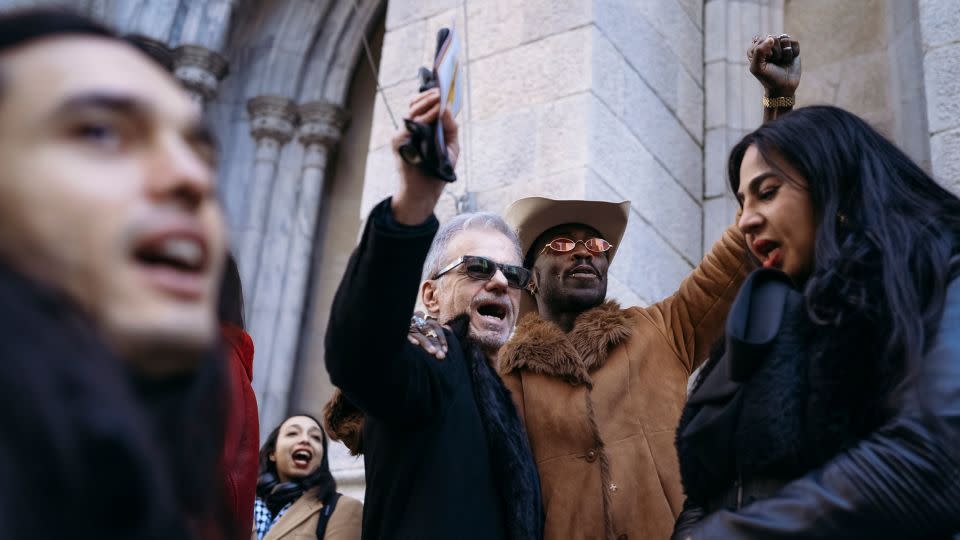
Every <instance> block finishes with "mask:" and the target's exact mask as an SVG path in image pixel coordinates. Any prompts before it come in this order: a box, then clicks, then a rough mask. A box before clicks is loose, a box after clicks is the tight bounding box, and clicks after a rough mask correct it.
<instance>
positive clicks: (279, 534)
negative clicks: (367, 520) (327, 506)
mask: <svg viewBox="0 0 960 540" xmlns="http://www.w3.org/2000/svg"><path fill="white" fill-rule="evenodd" d="M322 509H323V502H322V501H320V499H318V498H317V497H316V496H314V494H312V493H305V494H303V495H301V496H300V498H299V499H297V500H296V502H294V503H293V504H292V505H291V506H290V508H288V509H287V511H286V512H284V513H283V516H281V517H280V519H278V520H277V522H276V523H274V524H273V527H271V528H270V530H269V531H267V534H266V535H264V537H263V540H360V527H361V521H362V520H363V504H362V503H361V502H360V501H358V500H356V499H354V498H352V497H347V496H346V495H341V496H340V499H339V500H338V501H337V505H336V507H335V508H334V509H333V514H331V515H330V521H328V522H327V532H326V533H325V534H324V535H323V538H322V539H317V524H318V523H319V520H320V510H322ZM252 540H257V532H256V531H254V532H253V536H252Z"/></svg>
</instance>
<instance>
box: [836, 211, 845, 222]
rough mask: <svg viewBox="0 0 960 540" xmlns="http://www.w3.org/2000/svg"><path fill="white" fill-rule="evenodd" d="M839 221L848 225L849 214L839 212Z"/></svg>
mask: <svg viewBox="0 0 960 540" xmlns="http://www.w3.org/2000/svg"><path fill="white" fill-rule="evenodd" d="M837 221H838V222H840V224H841V225H846V224H847V215H846V214H844V213H843V212H837Z"/></svg>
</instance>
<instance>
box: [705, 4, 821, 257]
mask: <svg viewBox="0 0 960 540" xmlns="http://www.w3.org/2000/svg"><path fill="white" fill-rule="evenodd" d="M704 18H705V29H704V36H705V45H704V51H705V52H704V59H703V60H704V64H705V66H704V71H705V74H706V85H705V90H706V104H705V109H706V114H705V118H704V128H705V130H706V140H705V145H704V193H703V198H704V202H703V231H704V232H703V237H704V249H705V250H706V249H709V248H710V242H712V241H713V240H715V239H717V238H719V237H720V234H721V233H722V232H723V230H724V229H726V228H727V227H729V226H730V225H731V224H732V223H733V220H734V216H735V215H736V213H737V203H736V199H735V198H734V196H733V193H732V192H731V190H730V187H729V184H728V183H727V176H726V175H727V172H726V167H727V156H728V155H729V153H730V148H732V147H733V145H734V144H736V143H737V141H739V140H740V139H741V138H742V137H743V136H744V135H746V134H747V133H749V132H750V131H752V130H753V129H755V128H756V127H757V126H759V125H760V122H761V120H762V116H763V109H762V106H761V103H760V98H761V96H762V95H763V89H762V87H761V86H760V84H759V83H758V82H757V80H756V79H755V78H754V77H753V75H751V74H750V71H749V69H748V65H747V49H748V47H749V46H750V42H751V39H752V38H753V36H756V35H767V34H775V35H776V34H780V33H782V31H783V0H736V1H735V0H707V2H706V5H705V6H704ZM801 49H803V47H802V46H801ZM801 54H804V53H803V51H802V50H801ZM801 84H806V81H804V82H803V83H801Z"/></svg>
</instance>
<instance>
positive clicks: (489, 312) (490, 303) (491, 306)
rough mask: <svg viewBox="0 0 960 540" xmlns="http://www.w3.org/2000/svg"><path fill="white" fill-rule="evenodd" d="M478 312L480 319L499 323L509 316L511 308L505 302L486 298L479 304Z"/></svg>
mask: <svg viewBox="0 0 960 540" xmlns="http://www.w3.org/2000/svg"><path fill="white" fill-rule="evenodd" d="M476 312H477V315H478V316H479V317H480V320H483V321H485V322H489V323H495V324H499V323H501V322H503V321H504V319H506V318H507V315H508V314H509V313H510V308H509V306H507V305H506V304H505V303H503V302H499V301H495V300H484V301H481V302H479V303H478V304H477V307H476Z"/></svg>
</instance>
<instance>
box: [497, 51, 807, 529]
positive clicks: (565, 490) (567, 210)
mask: <svg viewBox="0 0 960 540" xmlns="http://www.w3.org/2000/svg"><path fill="white" fill-rule="evenodd" d="M798 54H799V51H798V48H797V44H796V41H792V40H790V38H789V36H786V35H782V36H780V37H779V38H774V37H773V36H768V37H767V38H766V39H763V40H760V39H759V38H754V41H753V45H752V47H751V48H750V51H749V52H748V57H749V58H750V60H751V67H750V69H751V72H752V73H753V74H754V75H755V76H756V77H757V78H758V79H759V80H760V82H761V83H762V84H763V85H764V87H766V89H767V96H768V97H786V96H792V95H793V92H794V91H795V90H796V87H797V84H798V82H799V77H800V62H799V59H798V58H797V55H798ZM764 103H765V104H766V103H767V101H765V102H764ZM770 103H772V104H773V105H772V106H773V107H774V108H775V110H773V111H769V112H767V113H766V114H765V115H764V120H765V121H766V120H772V119H775V118H776V117H777V116H778V115H780V114H783V113H785V112H786V111H788V110H789V109H790V108H791V106H792V97H791V98H790V99H787V100H786V101H785V103H781V101H771V102H770ZM629 209H630V204H629V203H628V202H622V203H611V202H597V201H558V200H551V199H545V198H542V197H529V198H526V199H521V200H519V201H517V202H515V203H514V204H512V205H511V206H510V208H508V209H507V213H506V220H507V222H508V223H510V224H511V225H513V226H514V227H515V228H516V230H517V234H518V236H519V238H520V244H521V248H522V250H523V253H524V266H525V267H526V268H529V269H530V270H531V273H532V276H531V283H530V286H529V288H528V290H527V291H526V292H525V294H524V296H523V298H522V299H521V304H520V316H521V319H520V320H519V322H518V324H517V328H516V331H515V333H514V335H513V338H512V339H511V341H510V342H509V343H507V345H506V346H504V347H503V348H502V349H501V350H500V355H499V363H500V372H501V376H502V378H503V380H504V383H505V384H506V386H507V387H508V388H509V389H510V391H511V392H512V394H513V398H514V402H515V403H516V404H517V408H518V410H519V411H520V415H521V417H522V418H523V420H524V424H525V426H526V428H527V435H528V437H529V438H530V446H531V448H532V450H533V453H534V459H535V460H536V462H537V469H538V471H539V473H540V484H541V489H542V491H543V501H544V510H545V511H546V524H545V528H544V533H545V534H544V536H545V537H546V538H577V539H580V538H603V539H608V540H613V539H615V538H616V539H626V538H633V539H638V538H639V539H647V538H669V537H670V535H671V533H672V532H673V527H674V522H675V520H676V517H677V515H678V514H679V513H680V510H681V508H682V505H683V499H684V497H683V491H682V488H681V485H680V471H679V465H678V463H677V455H676V450H675V448H674V430H675V428H676V426H677V423H678V421H679V418H680V412H681V410H682V407H683V403H684V401H685V399H686V390H687V380H688V378H689V377H690V375H691V373H693V371H694V370H695V369H696V368H697V367H698V366H699V365H700V363H701V362H702V361H703V360H704V359H705V358H706V357H707V356H708V353H709V348H710V346H711V345H712V343H713V342H714V341H715V340H716V339H718V338H719V337H720V335H721V333H722V328H723V322H724V320H725V318H726V315H727V311H728V309H729V307H730V304H731V303H732V301H733V299H734V297H735V296H736V293H737V291H738V290H739V288H740V284H741V283H742V281H743V279H744V278H745V277H746V274H747V272H748V270H749V266H750V265H749V263H748V262H747V257H746V247H745V245H744V240H743V235H742V234H741V233H740V231H739V230H738V229H737V228H736V227H735V226H731V227H730V228H728V229H727V230H726V231H725V232H724V233H723V237H722V238H721V239H720V241H719V242H717V243H716V244H715V245H714V246H713V249H712V250H711V251H710V253H708V254H707V256H706V257H705V258H704V259H703V261H702V262H701V263H700V264H699V266H697V267H696V268H695V269H694V270H693V272H692V273H691V274H690V275H689V276H687V278H686V279H684V280H683V282H682V283H681V284H680V288H679V289H678V290H677V291H676V292H675V293H674V294H673V295H671V296H670V297H668V298H666V299H664V300H662V301H660V302H658V303H656V304H654V305H652V306H649V307H631V308H627V309H622V308H621V307H620V306H619V305H618V304H617V303H616V302H613V301H606V300H605V299H606V294H607V269H608V267H609V265H610V263H611V262H612V261H613V256H614V255H615V254H616V252H617V247H618V246H619V244H620V241H621V238H622V237H623V233H624V230H625V229H626V226H627V216H628V214H629Z"/></svg>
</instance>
